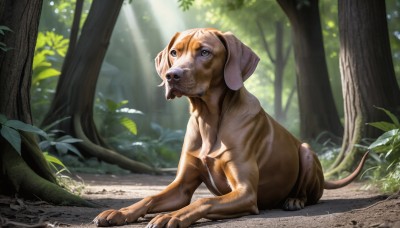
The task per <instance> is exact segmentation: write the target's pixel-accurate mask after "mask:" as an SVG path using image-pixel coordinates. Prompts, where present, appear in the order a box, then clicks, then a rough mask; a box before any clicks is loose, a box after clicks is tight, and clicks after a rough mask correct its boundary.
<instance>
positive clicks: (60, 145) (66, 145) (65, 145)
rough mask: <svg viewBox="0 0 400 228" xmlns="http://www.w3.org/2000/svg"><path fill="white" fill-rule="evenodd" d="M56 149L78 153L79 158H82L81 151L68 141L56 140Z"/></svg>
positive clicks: (62, 151)
mask: <svg viewBox="0 0 400 228" xmlns="http://www.w3.org/2000/svg"><path fill="white" fill-rule="evenodd" d="M56 149H57V151H59V152H61V153H63V154H65V153H67V152H68V151H71V152H73V153H74V154H76V155H78V156H79V157H80V158H83V157H82V155H81V153H80V152H79V151H78V149H76V147H74V146H72V145H71V144H69V143H62V142H57V143H56Z"/></svg>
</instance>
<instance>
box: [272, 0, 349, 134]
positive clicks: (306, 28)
mask: <svg viewBox="0 0 400 228" xmlns="http://www.w3.org/2000/svg"><path fill="white" fill-rule="evenodd" d="M277 1H278V3H279V5H280V6H281V7H282V9H283V11H284V12H285V14H286V15H287V16H288V18H289V21H290V23H291V26H292V33H293V49H294V55H295V61H296V74H297V91H298V97H299V109H300V134H301V138H302V139H305V140H309V139H313V138H316V137H317V136H318V135H319V134H320V133H322V132H326V131H327V132H330V133H332V134H334V135H336V136H341V135H342V133H343V132H342V131H343V128H342V125H341V123H340V119H339V116H338V112H337V109H336V106H335V103H334V99H333V95H332V89H331V87H330V82H329V76H328V70H327V65H326V61H325V51H324V46H323V39H322V31H321V22H320V16H319V8H318V0H309V1H308V4H307V5H302V6H300V5H298V4H299V3H298V1H296V0H277Z"/></svg>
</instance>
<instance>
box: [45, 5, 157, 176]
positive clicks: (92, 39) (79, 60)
mask: <svg viewBox="0 0 400 228" xmlns="http://www.w3.org/2000/svg"><path fill="white" fill-rule="evenodd" d="M122 3H123V0H113V1H101V0H94V1H93V3H92V6H91V8H90V11H89V15H88V17H87V19H86V21H85V24H84V26H83V28H82V32H81V35H80V37H79V40H78V41H77V43H76V47H74V46H71V47H69V50H68V54H67V58H66V59H65V62H64V64H66V65H67V66H68V67H63V69H62V72H61V76H60V78H59V81H58V85H57V90H56V94H55V97H54V99H53V101H52V104H51V107H50V109H49V112H48V113H47V115H46V117H45V118H44V121H43V123H42V125H49V124H51V123H53V122H55V121H57V120H59V119H61V118H63V117H66V116H70V117H71V119H69V120H67V121H63V122H62V123H60V124H59V125H58V126H56V128H57V129H60V130H62V131H64V132H65V134H68V135H71V136H74V137H76V138H80V139H83V140H84V142H82V143H80V144H78V147H79V150H80V151H81V152H82V153H83V154H85V155H89V156H94V157H98V158H99V159H101V160H103V161H106V162H109V163H113V164H117V165H119V166H120V167H122V168H124V169H127V170H131V171H133V172H139V173H152V172H154V169H152V168H151V167H149V166H147V165H145V164H142V163H139V162H135V161H133V160H131V159H129V158H127V157H125V156H122V155H121V154H118V153H116V152H114V151H112V150H110V149H108V147H107V145H106V144H105V142H104V141H103V139H102V137H101V136H100V135H99V133H98V131H97V128H96V126H95V123H94V120H93V103H94V97H95V92H96V84H97V79H98V76H99V72H100V68H101V65H102V63H103V59H104V56H105V53H106V50H107V48H108V44H109V41H110V37H111V34H112V31H113V28H114V26H115V22H116V20H117V18H118V15H119V12H120V9H121V6H122ZM77 24H78V25H79V23H77ZM75 29H76V27H74V28H73V29H72V30H73V31H75Z"/></svg>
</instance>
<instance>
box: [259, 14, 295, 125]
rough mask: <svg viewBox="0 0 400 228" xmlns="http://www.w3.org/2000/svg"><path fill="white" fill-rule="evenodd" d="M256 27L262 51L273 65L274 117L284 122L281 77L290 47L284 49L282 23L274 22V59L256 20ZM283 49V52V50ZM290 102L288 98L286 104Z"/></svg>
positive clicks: (284, 111) (285, 110)
mask: <svg viewBox="0 0 400 228" xmlns="http://www.w3.org/2000/svg"><path fill="white" fill-rule="evenodd" d="M257 26H258V29H259V31H260V36H261V40H262V43H263V46H264V50H265V52H266V53H267V55H268V57H269V59H270V61H271V62H272V63H273V64H274V68H275V78H274V116H275V118H276V120H277V121H279V122H284V121H286V114H287V109H284V108H283V102H282V93H283V76H284V74H283V73H284V70H285V67H286V64H287V61H288V57H289V53H290V49H291V46H288V47H287V48H286V49H285V48H284V42H283V41H284V39H285V36H284V34H285V33H284V22H283V21H276V22H275V58H274V57H273V56H272V53H271V51H270V49H269V45H268V42H267V40H266V38H265V33H264V30H263V28H262V25H261V23H260V21H259V20H257ZM284 49H285V50H284ZM290 101H291V96H289V98H288V100H287V103H288V102H290Z"/></svg>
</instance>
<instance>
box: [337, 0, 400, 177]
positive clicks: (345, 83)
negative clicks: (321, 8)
mask: <svg viewBox="0 0 400 228" xmlns="http://www.w3.org/2000/svg"><path fill="white" fill-rule="evenodd" d="M338 14H339V35H340V55H339V59H340V71H341V78H342V87H343V97H344V113H345V129H344V138H343V144H342V149H341V153H340V154H339V156H338V159H337V160H336V162H335V164H334V165H333V166H337V165H339V164H340V166H339V167H338V168H337V169H335V170H333V171H335V172H336V171H339V170H343V169H345V168H347V167H349V166H350V165H351V164H352V160H353V159H352V158H353V157H354V153H355V152H356V151H357V148H356V147H354V146H355V145H356V144H360V143H361V139H364V138H376V137H378V136H379V134H381V133H382V132H381V131H380V130H378V129H376V128H374V127H371V126H368V125H365V123H368V122H376V121H382V120H386V119H387V116H386V115H385V114H384V113H383V112H382V111H380V110H378V109H376V108H374V106H375V107H382V108H385V109H388V110H390V111H392V112H394V113H399V108H400V99H399V98H400V91H399V87H398V85H397V81H396V77H395V74H394V68H393V62H392V55H391V51H390V43H389V37H388V28H387V21H386V8H385V1H381V0H369V1H365V0H351V1H347V0H339V7H338Z"/></svg>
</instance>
